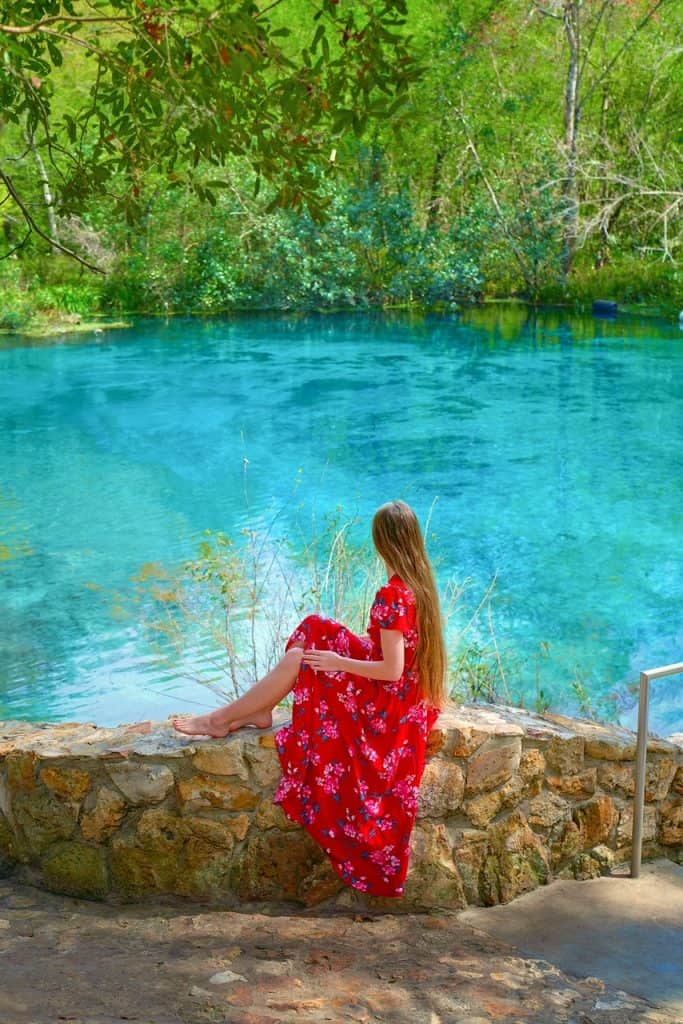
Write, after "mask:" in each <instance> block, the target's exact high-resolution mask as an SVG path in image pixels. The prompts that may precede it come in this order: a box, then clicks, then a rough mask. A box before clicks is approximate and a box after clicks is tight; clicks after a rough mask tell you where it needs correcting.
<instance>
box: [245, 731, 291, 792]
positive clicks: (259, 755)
mask: <svg viewBox="0 0 683 1024" xmlns="http://www.w3.org/2000/svg"><path fill="white" fill-rule="evenodd" d="M244 755H245V758H246V761H247V763H248V765H249V767H250V768H251V771H252V775H253V777H254V779H255V781H256V785H257V786H258V787H259V789H261V790H266V791H268V792H274V791H275V788H276V786H277V784H278V782H279V781H280V778H281V777H282V766H281V764H280V758H279V757H278V754H277V750H275V749H273V748H271V747H264V746H262V745H261V744H260V743H259V742H258V741H254V740H253V739H251V738H250V739H248V740H246V741H245V743H244Z"/></svg>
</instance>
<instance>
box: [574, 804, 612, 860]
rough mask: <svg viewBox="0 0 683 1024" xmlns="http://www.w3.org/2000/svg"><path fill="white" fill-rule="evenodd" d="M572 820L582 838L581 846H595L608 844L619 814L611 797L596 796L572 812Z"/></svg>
mask: <svg viewBox="0 0 683 1024" xmlns="http://www.w3.org/2000/svg"><path fill="white" fill-rule="evenodd" d="M574 820H575V821H576V823H577V824H578V826H579V830H580V831H581V834H582V837H583V845H584V846H586V847H590V846H596V845H597V844H598V843H609V842H610V841H611V840H613V838H614V837H613V833H614V829H615V827H616V824H617V821H618V820H619V813H618V811H617V809H616V807H615V805H614V800H613V799H612V797H611V796H605V795H603V796H597V797H595V799H593V800H589V801H588V802H587V803H585V804H582V805H581V806H580V807H577V808H576V809H575V810H574Z"/></svg>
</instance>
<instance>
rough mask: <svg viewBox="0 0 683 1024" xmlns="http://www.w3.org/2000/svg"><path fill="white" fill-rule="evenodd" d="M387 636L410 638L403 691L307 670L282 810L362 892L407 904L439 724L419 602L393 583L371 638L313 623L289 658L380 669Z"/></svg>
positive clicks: (381, 596) (296, 637) (286, 737)
mask: <svg viewBox="0 0 683 1024" xmlns="http://www.w3.org/2000/svg"><path fill="white" fill-rule="evenodd" d="M380 629H397V630H400V631H401V632H402V633H403V638H404V646H405V666H404V670H403V674H402V676H401V678H400V679H398V680H396V681H395V682H384V681H381V680H377V679H367V678H366V677H364V676H360V675H354V674H351V673H350V672H318V673H316V672H314V671H313V669H312V668H310V667H309V666H307V665H305V664H302V666H301V669H300V671H299V675H298V677H297V680H296V683H295V686H294V707H293V711H292V722H291V725H286V726H284V728H282V729H280V730H278V732H277V733H276V734H275V739H276V743H277V750H278V754H279V757H280V762H281V764H282V770H283V775H282V778H281V780H280V784H279V786H278V789H277V792H276V794H275V797H274V802H275V803H276V804H280V806H281V807H282V809H283V810H284V812H285V814H286V815H287V817H288V818H290V819H291V820H292V821H296V822H299V824H301V825H303V827H304V828H305V829H306V830H307V831H308V832H309V833H310V835H311V836H313V838H314V839H315V840H316V842H318V843H319V844H320V846H322V848H323V849H324V850H325V852H326V853H327V854H328V855H329V858H330V861H331V862H332V866H333V868H334V870H335V871H336V872H337V873H338V874H339V875H340V876H341V877H342V878H343V880H344V881H345V882H347V883H348V884H349V885H351V886H353V887H354V889H360V890H361V891H363V892H368V893H371V894H373V895H375V896H402V895H403V883H404V881H405V878H406V874H407V873H408V860H409V856H410V836H411V832H412V830H413V826H414V824H415V816H416V813H417V803H418V796H419V790H420V782H421V780H422V775H423V772H424V767H425V754H426V745H427V737H428V735H429V732H430V730H431V729H432V728H433V726H434V723H435V722H436V719H437V718H438V716H439V710H438V708H436V707H434V706H433V705H431V704H430V703H429V702H428V701H427V700H426V699H424V698H423V697H422V696H421V694H420V693H419V690H418V678H417V672H416V670H415V667H414V666H415V652H416V650H417V645H418V639H419V634H418V623H417V614H416V608H415V597H414V595H413V592H412V590H410V588H409V587H407V586H406V585H405V583H403V581H402V580H401V579H400V578H399V577H398V576H397V575H394V576H392V577H391V579H390V580H389V582H388V583H387V584H386V585H385V586H383V587H382V588H381V589H380V590H378V592H377V595H376V597H375V601H374V604H373V606H372V609H371V611H370V623H369V626H368V636H365V637H363V636H357V635H356V634H355V633H352V632H351V630H349V629H347V628H346V626H344V625H342V624H341V623H339V622H336V621H335V620H334V619H328V618H325V617H324V616H321V615H309V616H308V618H306V619H304V620H303V622H301V623H300V624H299V625H298V626H297V628H296V629H295V630H294V632H293V633H292V635H291V636H290V638H289V640H288V641H287V649H289V648H290V647H291V646H293V645H295V644H298V645H299V646H300V645H301V644H302V643H303V645H304V646H305V647H306V648H307V649H316V650H332V651H336V652H337V653H338V654H342V655H344V656H345V657H349V658H357V659H362V660H364V661H381V660H382V657H383V656H382V648H381V644H380Z"/></svg>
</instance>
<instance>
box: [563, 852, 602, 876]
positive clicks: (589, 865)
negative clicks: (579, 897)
mask: <svg viewBox="0 0 683 1024" xmlns="http://www.w3.org/2000/svg"><path fill="white" fill-rule="evenodd" d="M601 874H602V864H601V862H600V861H599V860H598V859H597V857H592V856H591V855H590V853H577V855H576V856H575V857H574V858H573V860H572V862H571V864H569V865H567V867H566V868H564V869H563V870H562V871H560V873H559V874H558V878H574V879H576V881H579V882H583V881H587V880H588V879H589V878H598V877H599V876H600V875H601Z"/></svg>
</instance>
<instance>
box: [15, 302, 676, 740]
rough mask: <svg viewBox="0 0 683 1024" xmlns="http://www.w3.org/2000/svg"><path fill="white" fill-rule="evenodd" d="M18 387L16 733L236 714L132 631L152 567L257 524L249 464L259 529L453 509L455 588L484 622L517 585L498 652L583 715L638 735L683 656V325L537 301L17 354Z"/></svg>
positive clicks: (499, 615)
mask: <svg viewBox="0 0 683 1024" xmlns="http://www.w3.org/2000/svg"><path fill="white" fill-rule="evenodd" d="M0 366H1V372H0V418H1V420H2V430H1V432H0V467H1V477H0V611H1V613H2V618H1V620H0V630H1V631H2V645H1V650H0V717H5V718H8V717H18V718H28V719H34V720H37V719H52V720H64V719H71V718H81V719H83V718H85V719H87V720H90V721H96V722H99V723H102V724H110V723H114V722H119V721H124V720H127V719H133V718H139V717H164V716H165V715H167V714H169V713H171V712H173V711H176V710H185V709H186V710H190V709H191V708H192V707H195V706H207V707H208V706H212V705H213V704H214V703H215V700H214V698H213V696H212V695H211V694H210V693H209V692H208V691H206V690H204V689H202V688H201V687H199V686H197V684H196V683H194V682H191V681H189V680H188V679H187V678H185V675H184V672H185V670H186V668H187V666H185V668H184V667H183V666H182V665H180V666H176V667H175V668H169V667H168V666H164V667H161V666H160V665H159V663H158V661H157V659H155V658H154V657H153V655H152V652H151V651H150V650H149V648H148V646H147V644H146V641H145V639H144V637H143V635H142V630H141V628H140V626H139V624H138V623H137V622H136V621H135V619H134V618H132V619H131V617H130V616H129V615H128V614H126V609H127V607H128V603H127V601H128V596H129V594H130V592H131V588H132V582H131V581H132V577H133V576H134V575H135V574H136V573H137V572H138V571H139V569H140V566H142V565H144V564H145V563H149V562H157V561H158V562H163V563H166V564H169V565H172V564H174V563H178V562H179V561H180V560H182V559H183V558H185V557H187V556H188V555H189V554H191V553H192V552H193V551H194V549H195V547H196V544H197V542H198V540H199V538H200V536H201V534H202V532H203V531H204V530H205V529H207V528H209V529H222V530H225V531H227V532H234V531H237V530H239V528H240V527H241V526H242V525H243V524H244V522H245V516H246V515H247V510H246V508H245V498H244V487H243V484H244V476H243V471H244V459H245V458H246V459H248V479H249V501H250V509H249V511H250V514H251V515H253V516H254V515H255V516H256V517H258V516H259V515H266V514H270V513H272V511H273V510H274V509H281V510H282V514H281V517H280V521H281V523H282V526H283V529H287V528H289V529H292V530H294V529H302V528H303V529H305V528H306V526H305V524H306V523H307V522H310V521H311V518H310V517H311V513H312V512H313V513H315V514H316V515H317V516H318V517H320V516H322V515H324V513H325V512H327V511H329V510H331V509H334V508H335V507H336V506H337V505H343V507H344V508H345V509H346V510H347V511H349V512H358V513H359V514H360V515H361V517H363V518H364V521H365V523H366V525H367V527H369V518H370V516H371V513H372V511H373V510H374V508H375V507H376V506H377V505H378V504H380V503H381V502H383V501H385V500H387V499H388V498H391V497H396V496H400V497H403V498H405V499H406V500H407V501H410V502H411V503H412V504H414V505H415V507H416V508H417V510H418V512H419V513H420V514H421V515H422V516H423V517H425V516H426V515H427V513H428V510H429V508H430V506H431V505H432V502H433V501H434V499H435V498H438V501H437V503H436V505H435V507H434V511H433V516H432V530H433V533H434V537H433V538H432V541H431V543H432V550H433V553H434V555H435V556H436V557H438V560H439V573H440V576H441V577H442V578H445V577H446V576H448V575H449V574H454V575H455V576H457V577H458V578H460V579H463V578H465V577H472V578H473V579H474V580H475V584H474V586H473V587H472V588H471V590H470V591H468V595H467V596H466V598H465V601H464V604H463V607H462V609H461V618H462V621H466V617H467V610H468V608H467V605H468V602H469V603H470V604H471V603H475V604H476V601H477V600H478V599H479V598H480V597H481V594H482V593H483V591H484V589H485V588H486V586H487V584H488V582H489V581H490V580H491V579H492V578H493V576H494V575H497V581H498V585H497V599H496V602H495V605H494V607H495V631H496V639H497V642H498V644H499V646H500V648H501V650H502V651H503V652H504V653H505V656H506V658H507V659H508V664H509V665H510V684H511V687H512V688H513V690H514V692H516V693H518V694H520V695H523V696H524V699H525V700H526V701H527V703H529V704H530V706H533V701H534V697H535V694H536V693H537V691H538V688H539V687H542V688H543V690H544V691H545V692H546V693H549V694H550V695H551V697H552V701H553V707H554V708H555V709H556V710H566V711H569V712H572V711H576V710H577V708H578V705H577V687H576V681H577V680H578V682H579V683H580V685H581V686H583V687H584V688H585V690H586V691H587V692H588V693H589V694H590V696H591V697H592V698H593V699H595V700H597V699H604V700H605V701H607V702H609V695H610V694H612V695H616V701H612V703H613V704H614V706H615V708H616V709H618V711H619V714H620V716H621V720H622V721H624V722H625V723H626V724H628V725H633V724H634V722H635V709H634V707H633V698H632V696H630V694H629V691H628V685H629V683H633V682H634V681H635V680H636V679H637V674H638V671H639V670H640V669H641V668H643V667H649V666H652V665H654V664H662V663H666V662H671V661H675V660H680V659H681V656H682V655H683V622H682V616H681V608H682V607H683V600H682V598H683V583H682V571H681V558H680V552H681V536H682V519H683V512H682V509H683V502H681V492H680V481H681V480H682V479H683V454H682V453H683V445H682V437H681V435H682V428H683V411H682V409H683V406H682V401H681V400H682V398H683V385H682V383H681V381H682V380H683V373H682V371H683V336H682V335H681V334H680V332H679V330H678V328H677V327H676V326H674V325H667V324H658V323H656V322H652V321H643V320H623V319H619V320H617V321H614V322H612V321H605V320H598V319H595V318H592V317H568V316H565V315H564V314H563V313H559V312H552V311H551V312H543V313H540V314H539V313H533V312H529V311H528V310H527V309H525V308H524V307H522V306H518V307H514V306H512V307H509V306H506V307H500V306H497V307H496V306H494V307H486V308H483V309H476V310H471V311H468V312H466V313H464V314H462V315H452V316H443V317H436V316H427V317H425V316H417V315H415V316H412V315H401V316H393V317H381V316H360V315H359V316H346V315H344V316H341V315H339V316H328V317H322V316H321V317H305V318H304V317H301V318H298V317H292V318H289V319H275V318H270V317H265V316H259V317H235V318H231V319H221V320H208V321H200V320H194V319H176V320H173V321H169V322H163V321H145V322H141V323H140V324H139V325H138V326H137V327H136V328H135V329H131V330H125V331H120V332H117V333H116V334H115V335H114V334H110V335H104V336H98V337H97V338H95V337H93V338H89V337H87V336H82V337H79V338H78V339H76V340H74V339H72V340H71V341H69V343H67V344H54V343H52V344H49V345H46V344H40V345H37V344H36V345H27V344H24V343H21V344H19V343H14V344H12V343H9V342H8V341H7V340H5V342H4V343H3V345H2V349H1V350H0ZM299 475H300V477H301V483H300V485H299V487H298V488H297V489H296V493H295V494H294V495H293V492H294V490H295V482H296V480H297V477H298V476H299ZM295 521H296V524H297V525H296V526H295V525H294V524H295ZM302 524H303V525H302ZM544 645H545V646H544ZM546 648H547V653H546V654H544V653H543V652H544V650H546ZM572 681H574V683H575V685H574V686H572V685H571V684H572ZM195 702H196V703H195ZM652 726H653V728H654V729H657V730H658V731H662V732H671V731H673V730H675V729H678V730H680V729H683V686H682V685H681V680H680V678H678V677H673V678H672V679H670V680H661V681H658V682H657V683H656V684H655V685H654V687H653V708H652Z"/></svg>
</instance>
